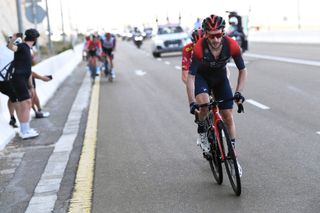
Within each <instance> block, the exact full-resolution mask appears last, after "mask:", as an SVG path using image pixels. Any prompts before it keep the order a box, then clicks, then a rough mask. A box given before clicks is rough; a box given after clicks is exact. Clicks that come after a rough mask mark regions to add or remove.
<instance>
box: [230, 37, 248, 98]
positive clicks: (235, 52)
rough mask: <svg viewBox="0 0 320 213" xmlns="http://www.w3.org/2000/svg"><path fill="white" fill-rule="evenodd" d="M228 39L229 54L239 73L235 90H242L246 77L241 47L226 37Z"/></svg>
mask: <svg viewBox="0 0 320 213" xmlns="http://www.w3.org/2000/svg"><path fill="white" fill-rule="evenodd" d="M228 39H229V42H230V54H231V56H232V58H233V60H234V63H235V64H236V66H237V68H238V70H239V75H238V80H237V86H236V90H235V92H242V90H243V88H244V84H245V81H246V79H247V70H246V66H245V64H244V60H243V58H242V53H241V49H240V47H239V45H238V43H237V42H236V41H235V40H233V39H231V38H228Z"/></svg>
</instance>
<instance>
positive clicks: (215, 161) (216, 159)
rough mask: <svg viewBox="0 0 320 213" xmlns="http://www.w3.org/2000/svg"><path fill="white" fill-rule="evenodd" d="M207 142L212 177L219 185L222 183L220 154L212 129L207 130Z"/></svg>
mask: <svg viewBox="0 0 320 213" xmlns="http://www.w3.org/2000/svg"><path fill="white" fill-rule="evenodd" d="M207 135H208V141H209V143H210V147H211V149H210V153H211V158H209V159H208V161H209V165H210V168H211V171H212V174H213V177H214V179H215V181H216V182H217V184H219V185H221V184H222V182H223V173H222V163H221V154H220V150H219V147H218V144H217V138H216V137H215V133H214V129H212V128H210V129H209V130H208V134H207Z"/></svg>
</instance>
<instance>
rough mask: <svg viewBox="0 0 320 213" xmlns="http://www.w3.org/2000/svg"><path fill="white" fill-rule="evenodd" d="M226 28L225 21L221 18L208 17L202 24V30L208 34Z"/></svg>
mask: <svg viewBox="0 0 320 213" xmlns="http://www.w3.org/2000/svg"><path fill="white" fill-rule="evenodd" d="M225 26H226V22H225V20H224V19H223V18H222V17H221V16H216V15H210V16H209V17H207V18H206V19H204V20H203V22H202V28H203V30H204V31H205V32H210V31H214V30H218V29H224V27H225Z"/></svg>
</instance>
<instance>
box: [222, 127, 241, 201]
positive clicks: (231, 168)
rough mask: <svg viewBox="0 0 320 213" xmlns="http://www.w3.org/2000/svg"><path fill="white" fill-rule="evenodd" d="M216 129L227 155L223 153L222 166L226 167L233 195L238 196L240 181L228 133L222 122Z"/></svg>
mask: <svg viewBox="0 0 320 213" xmlns="http://www.w3.org/2000/svg"><path fill="white" fill-rule="evenodd" d="M218 128H219V137H220V141H221V144H222V146H224V147H226V148H227V154H226V152H225V153H223V154H224V155H225V160H224V165H225V167H226V172H227V175H228V178H229V180H230V183H231V186H232V189H233V191H234V193H235V194H236V195H237V196H239V195H240V194H241V179H240V174H239V170H238V162H237V158H236V155H235V152H234V150H233V146H232V144H231V140H230V136H229V133H228V131H227V129H226V127H225V125H224V123H223V122H222V121H220V122H219V123H218Z"/></svg>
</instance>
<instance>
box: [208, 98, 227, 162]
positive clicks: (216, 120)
mask: <svg viewBox="0 0 320 213" xmlns="http://www.w3.org/2000/svg"><path fill="white" fill-rule="evenodd" d="M211 112H212V113H213V118H214V120H213V124H211V125H213V127H214V133H215V135H216V139H217V142H218V147H219V150H220V153H221V160H222V162H224V160H225V155H224V150H223V149H222V146H221V141H220V133H219V129H218V123H219V121H223V120H222V117H221V115H220V113H219V107H218V105H217V104H215V105H214V106H212V107H211Z"/></svg>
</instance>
